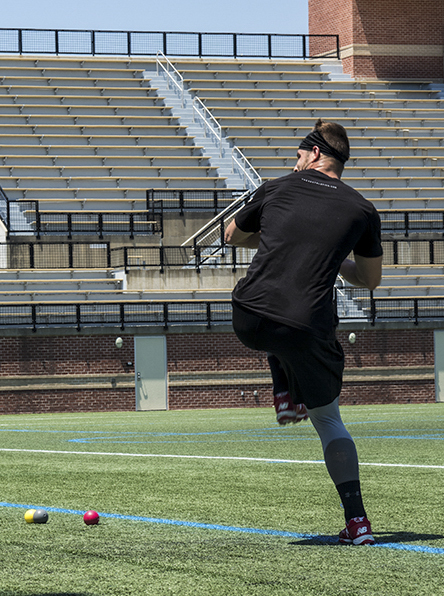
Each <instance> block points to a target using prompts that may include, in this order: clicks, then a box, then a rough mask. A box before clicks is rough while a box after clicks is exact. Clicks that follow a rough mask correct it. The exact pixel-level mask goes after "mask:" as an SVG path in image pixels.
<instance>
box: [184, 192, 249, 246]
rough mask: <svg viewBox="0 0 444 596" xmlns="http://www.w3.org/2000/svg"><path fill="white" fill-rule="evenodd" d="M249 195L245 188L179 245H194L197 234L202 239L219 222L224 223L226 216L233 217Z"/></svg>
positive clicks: (217, 225) (216, 226)
mask: <svg viewBox="0 0 444 596" xmlns="http://www.w3.org/2000/svg"><path fill="white" fill-rule="evenodd" d="M250 195H251V191H250V190H246V191H245V192H244V193H243V194H241V195H240V196H239V197H237V199H234V201H233V202H232V203H231V204H230V205H228V207H225V209H224V210H223V211H221V212H220V213H219V214H218V215H216V216H215V217H213V219H211V220H210V221H209V222H207V223H206V224H205V225H204V226H203V227H202V228H200V230H198V231H197V232H195V233H194V234H193V235H192V236H190V238H188V239H187V240H185V242H183V243H182V244H181V246H191V245H193V246H196V244H197V239H198V238H199V236H202V238H201V240H204V239H205V238H206V237H208V235H209V234H211V233H212V232H213V231H214V230H215V229H217V228H218V227H220V224H221V222H224V223H226V221H227V220H228V218H232V217H234V216H235V215H236V213H237V212H238V211H239V210H240V209H242V207H243V206H244V203H245V201H246V200H247V199H248V198H249V197H250Z"/></svg>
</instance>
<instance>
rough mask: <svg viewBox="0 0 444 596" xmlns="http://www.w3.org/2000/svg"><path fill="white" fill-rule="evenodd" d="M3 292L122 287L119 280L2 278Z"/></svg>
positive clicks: (73, 290) (93, 289) (87, 289)
mask: <svg viewBox="0 0 444 596" xmlns="http://www.w3.org/2000/svg"><path fill="white" fill-rule="evenodd" d="M0 279H1V290H0V291H1V292H2V293H3V294H4V293H12V294H13V293H16V292H21V293H23V292H30V293H31V292H32V293H34V292H48V291H50V292H52V291H56V292H77V291H83V292H85V291H88V292H91V291H94V292H97V291H98V292H102V291H105V290H106V291H108V290H112V291H117V290H120V289H121V287H122V280H119V279H100V278H99V279H72V280H68V279H45V278H43V277H42V279H39V280H37V279H35V280H4V279H2V278H1V276H0Z"/></svg>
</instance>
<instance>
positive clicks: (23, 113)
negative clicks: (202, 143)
mask: <svg viewBox="0 0 444 596" xmlns="http://www.w3.org/2000/svg"><path fill="white" fill-rule="evenodd" d="M98 99H99V98H98ZM147 99H148V98H147ZM147 99H146V100H145V101H147ZM5 116H7V117H8V118H11V120H12V121H14V120H16V121H17V122H21V120H19V118H25V119H26V120H27V119H29V123H31V120H32V123H33V122H34V121H35V120H39V119H40V118H41V119H44V118H45V117H46V118H48V117H52V118H62V119H63V120H66V118H71V119H74V118H97V119H98V120H101V119H102V118H104V117H112V118H115V117H118V118H129V119H134V118H153V117H156V116H169V117H170V118H171V117H172V116H171V107H170V106H165V105H155V104H154V103H153V104H152V105H150V104H147V105H146V106H128V105H122V106H114V105H111V103H109V104H108V103H107V102H103V103H102V105H100V104H97V105H88V104H86V105H85V104H79V105H74V106H73V105H72V104H71V102H70V104H69V105H64V104H60V103H59V104H29V103H26V104H24V103H22V104H12V105H1V104H0V118H1V119H4V118H5Z"/></svg>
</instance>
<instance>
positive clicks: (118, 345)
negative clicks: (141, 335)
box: [116, 337, 123, 348]
mask: <svg viewBox="0 0 444 596" xmlns="http://www.w3.org/2000/svg"><path fill="white" fill-rule="evenodd" d="M122 346H123V339H122V338H121V337H118V338H117V339H116V348H121V347H122Z"/></svg>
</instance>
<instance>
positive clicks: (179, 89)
mask: <svg viewBox="0 0 444 596" xmlns="http://www.w3.org/2000/svg"><path fill="white" fill-rule="evenodd" d="M159 56H162V58H164V60H165V61H166V63H167V65H166V68H165V66H164V65H163V64H162V61H161V59H160V58H159ZM159 67H160V68H162V70H163V71H164V73H165V75H166V81H167V85H168V89H169V88H170V81H171V82H172V83H173V85H174V86H175V87H176V92H178V94H179V97H180V100H181V107H182V108H183V107H184V101H185V99H184V98H185V93H184V84H183V76H182V75H181V74H180V72H179V71H178V70H177V68H175V67H174V65H173V64H172V63H171V61H170V60H168V58H167V57H166V56H165V54H164V53H163V52H161V51H160V50H159V51H158V52H157V54H156V72H157V74H159ZM170 68H171V71H172V72H170ZM172 73H174V74H175V75H176V77H177V78H178V79H179V81H177V80H176V79H175V78H174V76H173V74H172Z"/></svg>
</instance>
